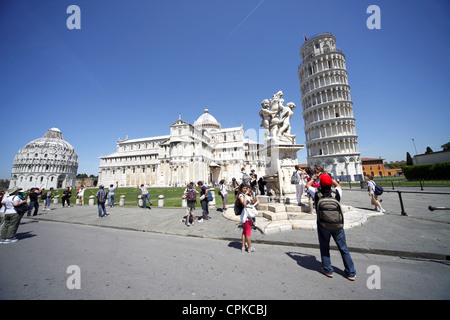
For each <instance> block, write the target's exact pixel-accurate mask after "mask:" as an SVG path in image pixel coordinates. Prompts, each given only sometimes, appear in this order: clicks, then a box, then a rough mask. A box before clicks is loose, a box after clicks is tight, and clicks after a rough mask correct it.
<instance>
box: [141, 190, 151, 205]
mask: <svg viewBox="0 0 450 320" xmlns="http://www.w3.org/2000/svg"><path fill="white" fill-rule="evenodd" d="M140 189H141V192H142V201H143V202H144V204H143V206H142V207H143V208H144V209H147V203H146V200H147V199H148V204H149V207H148V208H149V209H151V208H150V205H151V204H152V201H151V200H150V195H149V194H148V191H147V188H146V187H144V185H143V184H141V188H140Z"/></svg>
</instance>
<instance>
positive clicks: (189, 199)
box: [184, 182, 198, 226]
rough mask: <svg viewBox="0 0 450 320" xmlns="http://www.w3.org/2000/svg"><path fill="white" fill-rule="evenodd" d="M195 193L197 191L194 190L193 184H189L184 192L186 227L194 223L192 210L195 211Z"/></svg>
mask: <svg viewBox="0 0 450 320" xmlns="http://www.w3.org/2000/svg"><path fill="white" fill-rule="evenodd" d="M197 193H198V191H197V190H195V187H194V183H193V182H191V183H189V185H188V186H187V188H186V189H185V190H184V198H185V199H186V203H187V209H186V210H187V215H186V226H189V225H192V226H193V225H194V221H195V215H194V210H195V202H196V201H197ZM191 221H192V222H191Z"/></svg>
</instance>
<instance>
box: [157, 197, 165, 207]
mask: <svg viewBox="0 0 450 320" xmlns="http://www.w3.org/2000/svg"><path fill="white" fill-rule="evenodd" d="M158 207H164V196H163V195H160V196H159V197H158Z"/></svg>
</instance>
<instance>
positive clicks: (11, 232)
mask: <svg viewBox="0 0 450 320" xmlns="http://www.w3.org/2000/svg"><path fill="white" fill-rule="evenodd" d="M20 190H22V189H20V188H18V187H12V188H10V189H9V190H7V193H8V196H6V195H5V196H4V197H3V200H2V205H3V206H4V208H3V207H2V209H4V211H5V222H4V223H3V226H2V231H1V240H0V243H4V244H6V243H14V242H17V241H18V239H17V238H16V233H17V229H18V228H19V224H20V220H21V219H22V215H20V214H18V213H17V211H16V209H15V207H17V206H19V205H20V204H22V203H23V202H26V201H24V200H22V199H21V198H20V197H19V196H18V194H19V191H20Z"/></svg>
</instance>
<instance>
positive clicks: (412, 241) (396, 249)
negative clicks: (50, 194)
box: [19, 188, 450, 260]
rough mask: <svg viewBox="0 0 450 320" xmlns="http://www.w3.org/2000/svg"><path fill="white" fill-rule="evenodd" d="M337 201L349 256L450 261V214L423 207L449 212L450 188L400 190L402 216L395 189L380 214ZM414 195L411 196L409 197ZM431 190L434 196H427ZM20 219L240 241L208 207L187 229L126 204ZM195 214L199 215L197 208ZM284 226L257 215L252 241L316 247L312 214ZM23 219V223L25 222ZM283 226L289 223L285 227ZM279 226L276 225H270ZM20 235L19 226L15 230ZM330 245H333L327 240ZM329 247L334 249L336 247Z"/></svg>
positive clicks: (233, 222) (354, 195)
mask: <svg viewBox="0 0 450 320" xmlns="http://www.w3.org/2000/svg"><path fill="white" fill-rule="evenodd" d="M343 191H344V192H343V198H342V200H341V203H342V205H343V206H344V209H345V214H344V218H345V221H346V226H345V229H346V237H347V244H348V246H349V248H350V252H359V253H368V254H382V255H394V256H401V257H409V258H423V259H437V260H450V232H449V231H450V210H437V211H433V212H431V211H429V210H428V206H430V205H431V206H435V207H446V208H450V188H426V189H425V190H424V191H421V190H419V188H403V189H401V191H402V192H401V196H402V201H403V204H404V210H403V211H404V212H406V214H407V216H405V215H401V212H402V210H401V206H400V201H399V195H398V192H397V191H400V190H397V189H396V190H386V189H385V193H384V194H383V195H382V196H381V199H382V200H383V202H382V205H383V207H384V208H385V209H386V210H387V212H386V213H385V214H379V213H376V212H374V211H373V207H372V205H370V198H369V196H368V193H367V192H366V191H363V190H360V189H355V188H353V189H348V188H344V190H343ZM412 192H414V193H412ZM433 192H435V193H438V192H439V194H432V193H433ZM42 208H43V206H41V207H40V209H41V210H40V214H39V215H37V216H35V217H26V216H25V217H24V220H36V221H53V222H61V223H73V224H80V225H89V226H95V227H105V228H116V229H124V230H133V231H141V232H155V233H163V234H170V235H178V236H191V237H201V238H212V239H222V240H226V241H232V242H238V243H240V242H241V234H242V229H241V228H240V223H239V222H238V220H239V219H236V218H238V217H236V216H234V212H233V209H232V208H230V209H228V210H226V211H225V212H224V213H222V212H221V211H219V210H216V209H210V216H211V219H210V220H207V221H204V222H198V221H197V220H196V222H195V225H194V226H189V227H188V226H186V225H185V224H184V222H182V219H183V217H184V216H185V215H186V209H185V208H158V207H155V206H153V207H152V209H143V208H139V207H137V206H136V207H131V206H123V207H120V206H116V207H114V208H107V212H108V213H109V215H108V216H106V217H104V218H100V219H99V218H97V216H98V211H97V206H96V205H94V206H84V207H80V206H74V207H70V208H61V207H60V205H59V204H52V206H51V210H50V211H42ZM195 213H196V215H201V208H200V206H199V205H197V208H196V212H195ZM288 216H289V219H288V221H284V222H283V223H284V227H282V226H281V227H279V229H278V230H275V229H272V230H271V229H270V226H269V225H270V224H273V223H275V222H276V221H267V219H265V218H263V217H261V214H260V216H259V217H257V218H256V219H257V222H258V225H259V230H253V231H252V242H253V243H255V247H257V244H258V243H264V244H274V245H289V246H298V247H307V248H319V245H318V240H317V234H316V231H315V218H316V217H315V216H314V215H310V214H307V213H293V214H289V215H288ZM24 220H23V221H24ZM286 223H288V224H290V226H289V227H286ZM274 226H275V227H276V228H278V227H277V226H276V225H273V226H272V227H274ZM19 235H20V228H19ZM332 244H334V243H333V241H332ZM332 248H333V249H335V250H337V249H336V247H335V246H332Z"/></svg>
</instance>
